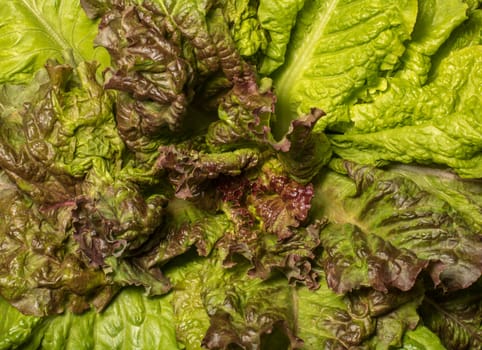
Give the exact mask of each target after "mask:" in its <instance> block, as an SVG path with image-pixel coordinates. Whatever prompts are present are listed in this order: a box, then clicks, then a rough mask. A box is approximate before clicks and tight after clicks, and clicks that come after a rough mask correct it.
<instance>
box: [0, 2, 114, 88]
mask: <svg viewBox="0 0 482 350" xmlns="http://www.w3.org/2000/svg"><path fill="white" fill-rule="evenodd" d="M96 34H97V23H96V22H94V21H91V20H89V19H88V18H87V16H86V15H85V13H84V12H83V11H82V8H80V7H79V6H72V4H71V2H69V1H63V0H62V1H56V2H54V3H52V2H50V1H44V0H14V1H8V2H7V3H5V4H4V6H2V8H1V9H0V47H1V48H2V50H1V53H0V66H1V69H0V84H3V83H16V84H18V83H27V82H29V81H30V80H31V78H32V77H33V74H34V73H35V72H37V71H38V70H39V69H40V68H42V67H43V66H44V64H45V63H46V62H47V60H49V59H57V60H59V61H60V62H63V63H67V64H71V65H75V64H78V63H80V62H83V61H86V60H89V61H90V60H96V61H98V62H99V63H101V64H102V65H103V66H104V67H105V66H107V65H108V64H109V57H108V55H107V54H106V52H105V50H104V49H102V48H95V47H94V46H93V44H92V42H93V39H94V37H95V35H96Z"/></svg>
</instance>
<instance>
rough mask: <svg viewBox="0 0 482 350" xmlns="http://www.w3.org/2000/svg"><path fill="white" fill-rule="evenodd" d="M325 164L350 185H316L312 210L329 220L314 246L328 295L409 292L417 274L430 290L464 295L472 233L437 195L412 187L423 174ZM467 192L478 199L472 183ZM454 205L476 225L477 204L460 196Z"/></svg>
mask: <svg viewBox="0 0 482 350" xmlns="http://www.w3.org/2000/svg"><path fill="white" fill-rule="evenodd" d="M333 164H336V165H335V167H336V166H339V168H338V169H339V170H341V171H344V172H346V174H347V175H348V178H350V179H351V180H348V178H346V177H344V176H342V175H339V174H334V173H329V174H327V175H326V176H325V177H324V178H323V179H321V182H320V183H319V184H318V185H317V186H316V188H317V197H318V198H319V199H318V200H319V201H320V202H317V203H318V205H319V206H317V205H316V204H315V209H314V212H318V215H319V214H324V215H327V216H328V218H329V220H330V221H331V223H330V224H329V225H328V226H327V227H326V228H325V229H324V230H323V231H322V233H321V241H322V246H323V247H324V249H325V250H324V252H323V260H324V266H325V270H326V273H327V278H328V283H329V285H330V286H331V287H332V288H334V289H335V290H337V291H339V292H346V291H349V290H352V289H354V288H359V287H360V286H371V287H373V288H375V289H378V290H387V289H389V288H393V287H395V288H398V289H401V290H409V289H411V288H412V287H413V285H414V284H415V282H416V280H417V277H418V275H419V274H420V272H421V271H422V270H425V269H426V270H427V271H428V272H429V273H430V274H431V276H432V279H433V282H434V284H435V285H441V286H442V287H444V288H447V289H449V290H457V289H463V288H466V287H468V286H470V285H471V284H472V283H474V282H475V281H476V280H477V279H478V278H479V276H480V275H481V273H482V264H481V263H482V256H481V251H482V249H481V246H480V244H481V243H480V242H481V240H480V238H481V236H480V229H479V228H478V227H479V226H478V224H476V225H474V224H473V223H472V222H473V220H472V219H470V216H469V215H467V212H464V209H461V210H460V211H458V210H457V206H456V205H454V206H451V205H450V201H449V200H445V199H444V196H443V195H440V194H439V193H440V192H438V191H433V192H431V191H430V188H428V187H427V186H424V185H422V186H419V185H418V181H421V182H422V183H423V182H424V178H425V177H430V176H431V175H430V173H429V172H427V173H425V174H424V175H423V176H422V175H421V173H420V172H419V173H416V172H408V171H407V172H405V173H399V172H397V171H396V170H392V171H383V170H379V169H376V168H372V167H368V166H359V165H356V164H354V163H350V162H348V161H339V162H334V163H333ZM432 176H436V175H432ZM458 181H460V180H457V178H452V179H451V180H448V179H447V182H445V183H444V182H442V183H441V184H439V186H442V188H443V186H449V188H450V187H452V186H451V185H450V184H451V183H452V182H454V183H457V182H458ZM454 187H456V185H455V186H454ZM471 187H472V191H473V192H474V195H475V198H479V197H480V185H479V184H478V183H477V182H474V183H473V184H472V186H471ZM333 188H340V190H339V191H333ZM439 190H440V187H439ZM469 193H470V192H469ZM457 201H459V207H460V208H463V207H464V206H465V205H467V208H468V209H467V210H469V208H470V207H471V206H472V208H473V209H474V212H472V213H473V214H474V215H476V217H477V219H475V220H474V221H475V222H479V221H480V213H481V209H480V201H476V202H474V203H471V197H468V198H467V197H464V196H460V197H459V198H458V199H455V198H454V201H453V202H457Z"/></svg>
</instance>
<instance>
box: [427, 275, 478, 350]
mask: <svg viewBox="0 0 482 350" xmlns="http://www.w3.org/2000/svg"><path fill="white" fill-rule="evenodd" d="M420 313H421V316H422V318H423V320H424V322H425V324H426V326H427V327H428V328H430V329H431V330H432V331H433V332H435V333H436V334H437V335H438V336H439V337H440V339H441V341H442V343H443V344H444V345H445V346H446V347H447V349H478V348H480V347H481V345H482V298H481V281H480V280H479V281H478V282H477V283H476V284H474V285H473V286H471V287H470V288H468V289H466V290H463V291H459V292H456V293H450V294H447V295H441V294H440V293H434V294H433V295H428V296H427V297H426V298H425V300H424V302H423V304H422V306H421V309H420Z"/></svg>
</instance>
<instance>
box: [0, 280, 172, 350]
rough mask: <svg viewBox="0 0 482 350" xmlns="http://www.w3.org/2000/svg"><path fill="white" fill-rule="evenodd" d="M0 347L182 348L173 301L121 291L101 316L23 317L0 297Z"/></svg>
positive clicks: (87, 314)
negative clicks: (177, 335) (177, 334)
mask: <svg viewBox="0 0 482 350" xmlns="http://www.w3.org/2000/svg"><path fill="white" fill-rule="evenodd" d="M0 308H1V310H2V314H4V315H7V317H2V319H1V321H0V331H1V334H2V339H1V340H0V349H5V350H7V349H17V348H20V349H25V350H27V349H32V350H33V349H36V350H37V349H49V350H57V349H58V350H61V349H62V350H64V349H72V350H74V349H99V350H102V349H145V348H149V349H159V350H165V349H169V350H171V349H172V350H176V349H180V346H179V345H178V343H177V341H176V335H175V331H174V324H173V323H172V319H173V308H172V306H171V304H170V298H169V297H158V298H147V297H146V296H145V295H143V293H142V292H141V291H139V290H137V289H125V290H123V291H122V292H121V293H120V294H119V295H118V296H117V297H116V298H115V299H114V300H113V301H112V303H111V305H110V306H109V308H108V309H106V310H105V311H104V312H102V313H97V312H95V311H89V312H87V313H84V314H82V315H77V314H73V313H70V312H67V313H65V314H63V315H61V316H55V317H44V318H41V317H34V316H25V315H22V314H21V313H20V312H18V311H17V310H15V309H14V308H13V307H11V306H9V305H8V304H7V303H6V302H5V301H4V300H2V299H0Z"/></svg>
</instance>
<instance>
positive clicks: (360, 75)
mask: <svg viewBox="0 0 482 350" xmlns="http://www.w3.org/2000/svg"><path fill="white" fill-rule="evenodd" d="M416 13H417V1H412V0H407V1H402V2H400V1H388V2H386V1H385V2H383V3H378V2H373V1H363V0H360V1H338V0H333V1H311V2H309V3H307V4H306V5H305V7H304V8H303V9H302V10H301V12H300V15H299V17H298V19H297V22H296V27H295V29H294V32H293V35H292V39H291V40H290V44H289V46H288V51H287V52H288V55H287V59H286V63H285V64H284V65H283V66H282V68H281V69H280V70H279V71H278V72H277V73H276V75H275V78H274V85H275V87H276V91H277V96H278V99H279V100H278V104H277V110H278V116H279V120H278V123H277V125H276V127H277V134H279V133H283V132H284V131H283V129H286V128H287V126H288V125H289V123H290V121H291V120H292V119H294V116H297V115H299V114H304V113H307V112H309V110H310V109H311V108H313V107H316V108H319V109H321V110H323V111H325V112H326V113H327V115H328V119H326V120H325V119H322V120H320V122H319V124H318V126H317V129H316V130H318V131H322V130H323V129H324V127H325V126H326V125H327V123H328V121H330V120H333V118H334V119H339V120H340V121H342V120H346V110H345V109H346V106H347V105H349V104H352V103H354V102H355V101H356V100H357V98H358V95H359V94H361V93H362V92H363V91H364V90H365V89H367V88H369V87H374V86H376V85H377V84H378V80H379V78H380V77H381V76H383V74H384V73H386V72H390V71H392V70H393V69H394V68H395V66H396V65H397V64H398V63H399V59H400V56H401V55H402V54H403V53H404V51H405V45H404V42H405V41H407V40H408V39H409V38H410V34H411V32H412V29H413V26H414V24H415V19H416ZM332 123H333V121H332Z"/></svg>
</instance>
